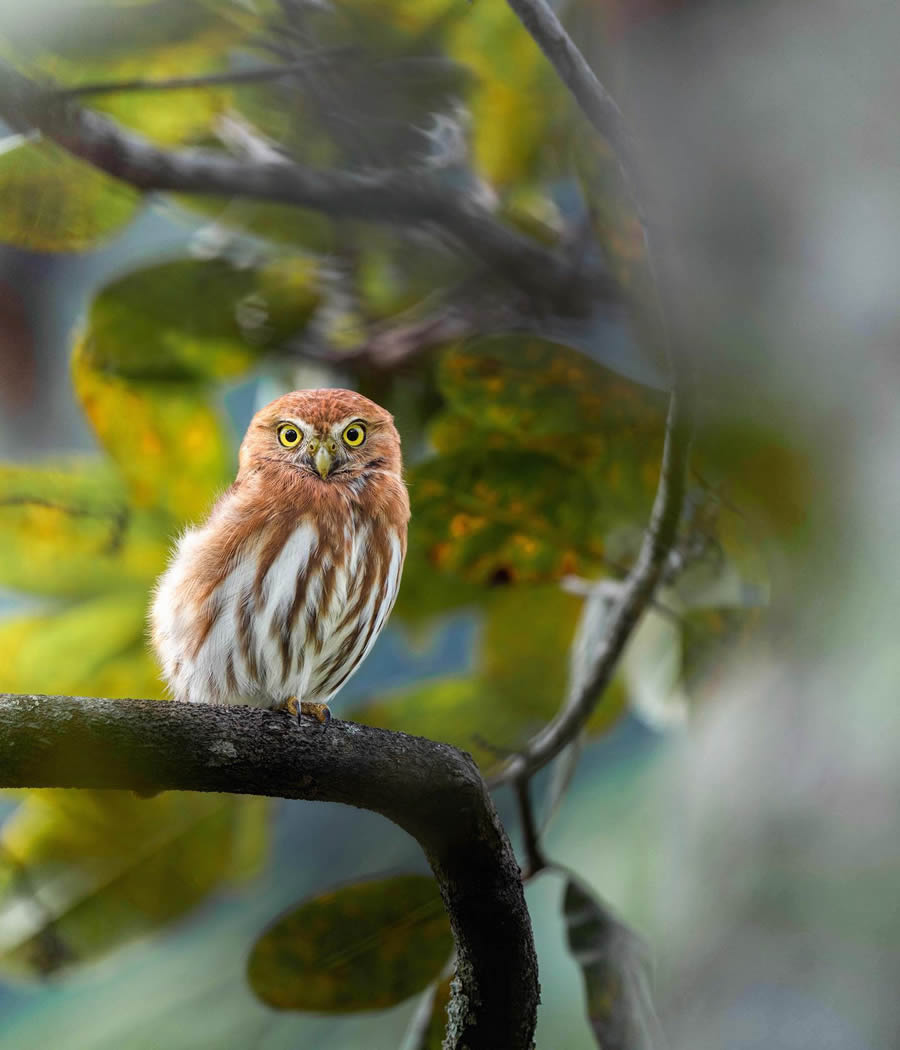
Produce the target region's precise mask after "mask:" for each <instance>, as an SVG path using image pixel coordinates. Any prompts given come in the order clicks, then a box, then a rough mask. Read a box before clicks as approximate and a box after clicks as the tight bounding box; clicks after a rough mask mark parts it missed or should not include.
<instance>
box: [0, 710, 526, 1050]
mask: <svg viewBox="0 0 900 1050" xmlns="http://www.w3.org/2000/svg"><path fill="white" fill-rule="evenodd" d="M0 787H5V788H36V787H68V788H120V789H131V790H136V791H141V792H147V791H167V790H172V791H222V792H233V793H238V794H252V795H272V796H277V797H280V798H302V799H313V800H318V801H323V802H341V803H344V804H345V805H350V806H357V807H360V808H363V809H370V810H373V811H374V812H376V813H380V814H382V815H383V816H385V817H387V818H388V820H391V821H393V822H394V823H395V824H398V825H399V826H400V827H402V828H404V829H405V830H406V831H408V832H409V834H411V835H412V836H413V837H414V838H416V839H417V840H418V842H419V844H420V845H421V846H422V849H423V850H424V851H425V855H426V856H427V858H428V861H429V863H430V864H431V867H432V870H433V871H434V874H435V877H436V878H437V880H438V883H439V884H440V887H441V893H442V895H443V898H444V903H445V905H446V907H447V911H448V913H449V915H450V921H451V924H452V927H453V934H454V937H455V939H456V950H457V956H458V966H457V982H456V983H457V988H456V991H455V994H454V998H453V1000H452V1002H451V1009H450V1016H451V1022H450V1027H449V1028H448V1034H449V1037H450V1039H449V1042H448V1043H446V1044H445V1045H446V1046H448V1047H449V1048H450V1050H463V1048H465V1050H531V1046H532V1038H533V1034H534V1025H535V1017H536V1011H537V1003H538V991H539V989H538V982H537V962H536V958H535V953H534V945H533V941H532V935H531V925H530V921H529V917H528V911H527V909H526V907H525V899H524V896H523V892H522V882H521V878H520V874H519V869H518V866H517V864H516V860H515V856H514V855H513V852H512V848H511V847H510V844H509V840H508V839H507V837H506V834H505V832H504V831H503V828H502V827H501V825H500V822H499V820H498V818H497V814H496V812H495V810H494V807H493V804H492V803H491V800H490V797H489V796H488V794H487V791H486V789H485V785H484V781H483V780H482V778H481V775H480V774H479V772H478V770H477V769H476V767H475V765H474V763H473V762H472V760H471V759H470V758H469V757H468V755H465V754H463V753H462V752H460V751H457V750H456V749H455V748H452V747H449V746H448V745H446V744H438V743H434V742H432V741H430V740H423V739H421V738H418V737H411V736H406V735H405V734H403V733H393V732H388V731H386V730H382V729H373V728H370V727H368V726H362V725H356V724H355V723H352V722H340V721H336V720H333V721H332V722H331V723H330V724H329V725H328V726H327V727H324V728H323V727H320V726H318V725H306V724H303V725H297V724H296V722H294V721H293V720H292V719H290V718H289V717H287V716H286V715H284V714H280V713H273V712H268V711H262V710H258V709H256V708H251V707H228V708H225V707H209V706H206V705H193V704H180V703H176V702H174V701H173V702H170V703H160V702H154V701H149V700H91V699H81V698H75V697H67V696H52V697H51V696H11V695H8V694H0Z"/></svg>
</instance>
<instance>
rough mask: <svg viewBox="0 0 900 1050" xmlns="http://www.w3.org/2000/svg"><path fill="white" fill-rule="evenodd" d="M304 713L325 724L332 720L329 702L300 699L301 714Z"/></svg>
mask: <svg viewBox="0 0 900 1050" xmlns="http://www.w3.org/2000/svg"><path fill="white" fill-rule="evenodd" d="M303 715H309V716H310V717H311V718H314V719H315V720H316V721H317V722H318V723H319V724H320V725H323V726H325V725H328V723H329V722H330V721H331V711H330V710H329V709H328V704H316V703H313V702H312V701H311V700H301V701H300V716H303Z"/></svg>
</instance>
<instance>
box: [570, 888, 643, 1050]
mask: <svg viewBox="0 0 900 1050" xmlns="http://www.w3.org/2000/svg"><path fill="white" fill-rule="evenodd" d="M563 915H564V918H565V923H566V936H567V938H568V942H569V949H570V950H571V952H572V955H573V956H574V958H575V959H576V961H577V962H578V965H579V966H580V967H581V972H582V977H583V978H584V987H585V996H586V998H587V1013H588V1019H589V1020H590V1024H591V1029H592V1031H593V1033H594V1037H595V1039H596V1040H597V1046H598V1047H600V1048H601V1050H653V1048H654V1047H658V1046H661V1045H662V1043H661V1042H660V1033H659V1031H658V1025H659V1022H658V1020H657V1017H656V1011H655V1008H654V1006H653V1002H652V1000H651V998H650V989H649V975H648V972H647V971H648V963H647V959H646V949H645V948H644V946H643V945H642V944H641V942H640V941H639V940H638V938H637V937H636V936H635V935H634V933H632V931H631V930H630V929H628V927H627V926H625V925H624V923H622V922H621V921H620V920H619V919H617V918H616V917H615V916H614V915H613V914H612V913H611V912H610V910H609V909H608V908H607V907H606V905H605V904H603V902H602V901H600V900H599V899H598V898H597V897H596V896H594V894H593V893H591V892H590V891H589V890H588V889H587V888H586V887H585V886H584V885H583V884H581V883H580V882H579V881H578V880H576V879H575V878H574V877H570V878H568V879H567V881H566V887H565V892H564V895H563Z"/></svg>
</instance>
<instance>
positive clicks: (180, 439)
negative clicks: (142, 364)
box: [72, 340, 231, 523]
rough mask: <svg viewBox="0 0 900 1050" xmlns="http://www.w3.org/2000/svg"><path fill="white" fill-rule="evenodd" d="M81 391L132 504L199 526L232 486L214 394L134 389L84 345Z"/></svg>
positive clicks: (77, 367) (183, 388) (162, 387)
mask: <svg viewBox="0 0 900 1050" xmlns="http://www.w3.org/2000/svg"><path fill="white" fill-rule="evenodd" d="M72 377H73V382H74V386H75V393H76V395H77V397H78V399H79V401H80V402H81V405H82V407H83V409H84V411H85V414H86V415H87V417H88V420H89V421H90V423H91V425H92V426H93V428H94V431H95V433H96V434H97V437H98V439H99V440H100V443H101V444H102V445H103V447H104V448H105V449H106V451H107V452H108V453H109V455H110V457H111V458H112V460H113V461H114V462H115V464H116V465H117V466H118V468H119V470H120V472H121V475H122V477H123V479H124V481H125V484H126V487H127V491H128V497H129V503H130V504H131V505H132V506H133V507H136V508H138V509H139V510H141V511H148V510H153V511H157V512H162V513H164V514H166V515H168V516H169V517H170V518H171V519H172V521H174V522H175V523H180V522H186V521H196V520H197V519H199V518H200V517H202V516H203V515H204V514H205V513H206V512H207V511H208V510H209V508H210V506H211V504H212V502H213V499H214V498H215V496H216V495H217V494H218V493H219V492H220V491H221V490H222V489H223V488H224V487H225V485H226V484H227V483H228V481H229V480H230V479H229V474H230V466H231V447H230V442H229V440H228V437H227V434H226V431H225V429H224V426H223V424H222V421H221V420H220V418H219V414H218V412H216V411H215V410H214V408H213V406H212V405H211V404H210V401H209V399H208V397H207V395H206V393H205V392H204V391H203V390H202V389H198V387H197V386H196V384H194V383H176V382H172V381H169V380H157V381H147V382H142V383H134V382H130V381H128V380H125V379H122V378H120V377H118V376H115V375H112V374H109V373H106V372H103V371H100V370H98V369H97V368H95V367H94V364H93V358H92V355H91V351H90V349H89V347H88V344H87V343H86V342H85V341H84V340H81V341H80V342H79V343H78V344H77V345H76V347H75V350H74V352H73V355H72Z"/></svg>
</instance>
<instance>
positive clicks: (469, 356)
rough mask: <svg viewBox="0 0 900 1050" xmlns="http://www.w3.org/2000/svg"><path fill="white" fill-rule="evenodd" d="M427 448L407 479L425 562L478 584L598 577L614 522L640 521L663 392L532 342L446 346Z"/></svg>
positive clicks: (654, 460)
mask: <svg viewBox="0 0 900 1050" xmlns="http://www.w3.org/2000/svg"><path fill="white" fill-rule="evenodd" d="M439 382H440V385H441V389H442V391H443V393H444V394H445V396H446V398H447V400H448V401H449V402H450V406H451V411H450V413H448V414H447V415H445V416H443V417H441V418H439V419H438V421H437V423H436V424H435V426H434V427H433V429H432V432H431V437H432V441H433V444H434V445H435V447H436V448H437V451H438V453H439V455H438V456H437V458H435V459H433V460H431V461H427V462H425V463H424V464H422V465H421V466H420V467H417V468H416V469H415V470H414V471H413V472H412V474H411V492H412V498H413V504H414V509H415V514H414V518H413V523H414V524H413V528H414V529H418V530H419V532H420V533H421V542H422V543H423V545H424V546H425V549H426V550H427V551H428V554H429V557H430V559H431V562H432V564H433V565H436V566H437V567H438V568H441V569H443V570H445V571H447V572H451V573H455V574H458V575H462V576H464V577H465V578H467V579H470V580H475V581H480V582H495V581H497V580H501V581H504V582H508V581H510V580H514V581H515V580H527V581H533V580H546V579H555V578H558V577H559V576H561V575H565V574H567V573H579V574H581V575H585V576H596V575H597V574H598V573H600V572H602V571H603V570H604V568H605V567H606V566H605V564H604V552H605V546H606V542H607V540H608V538H609V537H610V535H611V534H612V533H613V531H614V530H619V529H623V528H626V529H627V528H631V529H634V528H638V529H640V528H643V526H644V523H645V522H646V519H647V515H648V514H649V510H650V507H651V504H652V499H653V493H654V491H655V487H656V481H657V477H658V472H659V457H660V454H661V450H662V434H663V424H664V400H663V399H662V398H660V397H659V396H657V395H656V394H655V393H654V392H648V391H646V390H644V389H642V388H640V387H637V386H635V385H634V384H632V383H630V382H627V381H625V380H622V379H620V378H619V377H617V376H615V375H614V374H613V373H611V372H609V371H608V370H606V369H605V368H602V367H601V366H599V365H597V364H595V363H594V362H592V361H590V360H588V359H587V358H585V357H583V356H582V355H580V354H578V353H577V352H575V351H573V350H570V349H568V348H566V347H562V346H558V345H556V344H554V343H548V342H545V341H541V340H536V339H527V338H522V337H513V336H509V337H503V338H493V339H482V340H477V341H474V342H472V343H468V344H465V345H463V346H460V347H457V348H454V349H453V350H450V351H448V352H447V353H446V354H445V355H444V357H443V359H442V362H441V367H440V373H439Z"/></svg>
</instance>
